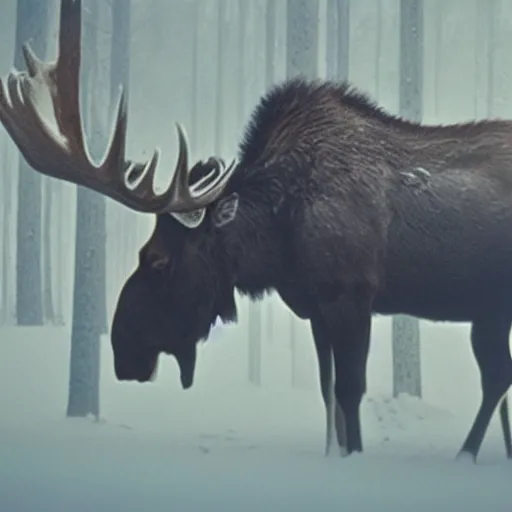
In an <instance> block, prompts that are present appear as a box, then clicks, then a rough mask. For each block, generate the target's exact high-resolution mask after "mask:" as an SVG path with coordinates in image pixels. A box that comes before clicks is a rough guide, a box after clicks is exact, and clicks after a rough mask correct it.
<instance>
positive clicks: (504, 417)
mask: <svg viewBox="0 0 512 512" xmlns="http://www.w3.org/2000/svg"><path fill="white" fill-rule="evenodd" d="M500 419H501V430H502V432H503V440H504V441H505V451H506V453H507V458H508V459H512V439H511V436H510V419H509V413H508V399H507V396H506V395H505V397H504V398H503V400H502V401H501V405H500Z"/></svg>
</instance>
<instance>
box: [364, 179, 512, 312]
mask: <svg viewBox="0 0 512 512" xmlns="http://www.w3.org/2000/svg"><path fill="white" fill-rule="evenodd" d="M482 181H483V180H482ZM492 185H493V184H492V183H491V184H490V183H488V182H487V183H482V182H479V183H478V182H477V183H474V180H471V179H469V177H468V174H467V173H466V174H465V175H463V178H462V179H460V176H456V175H451V176H450V175H448V177H446V176H443V177H442V178H439V179H438V178H436V177H434V178H433V179H432V183H431V184H430V188H429V189H427V190H426V191H425V192H423V193H414V192H411V193H410V194H409V195H407V194H402V196H400V197H397V198H395V202H394V203H393V207H394V209H395V212H396V214H395V215H394V217H393V220H392V222H391V225H390V226H389V232H388V247H387V257H386V262H385V272H384V274H385V276H384V279H383V281H382V286H381V289H380V292H379V294H378V295H377V297H376V300H375V306H374V307H375V312H377V313H383V314H396V313H405V314H410V315H413V316H418V317H422V318H426V319H430V320H445V321H471V320H472V318H474V316H475V315H476V314H477V313H482V311H484V310H485V308H494V309H496V308H506V309H508V310H509V311H510V312H511V313H512V194H511V193H510V191H508V190H506V189H504V188H501V189H499V188H498V187H496V189H493V187H492Z"/></svg>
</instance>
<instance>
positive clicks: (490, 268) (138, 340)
mask: <svg viewBox="0 0 512 512" xmlns="http://www.w3.org/2000/svg"><path fill="white" fill-rule="evenodd" d="M80 39H81V2H80V1H79V0H62V3H61V13H60V29H59V50H58V57H57V59H56V60H55V61H54V62H52V63H47V62H43V61H41V60H39V59H38V58H37V57H36V56H35V54H34V53H33V52H32V50H31V49H30V47H29V46H28V45H25V46H24V56H25V61H26V66H27V70H26V71H22V72H21V71H17V70H14V71H11V72H10V73H9V74H8V75H7V77H6V78H5V79H3V80H2V81H1V82H0V86H1V87H0V121H1V122H2V124H3V126H4V127H5V129H6V131H7V133H8V134H9V136H10V137H11V138H12V140H13V141H14V143H15V144H16V145H17V147H18V149H19V151H20V152H21V154H22V155H23V156H24V158H25V159H26V160H27V162H28V163H29V164H30V165H31V166H32V167H33V168H34V170H35V171H37V172H40V173H43V174H46V175H48V176H52V177H55V178H57V179H61V180H66V181H69V182H71V183H75V184H77V185H81V186H84V187H88V188H89V189H92V190H95V191H97V192H99V193H101V194H104V195H106V196H108V197H110V198H112V199H114V200H115V201H118V202H119V203H122V204H124V205H125V206H127V207H129V208H132V209H133V210H136V211H139V212H145V213H152V214H155V216H156V222H155V228H154V231H153V232H152V234H151V237H150V239H149V240H148V241H147V243H146V244H145V245H144V246H143V247H142V248H141V249H140V252H139V264H138V267H137V268H136V270H135V271H134V272H133V274H132V275H131V276H130V277H129V278H128V279H127V281H126V282H125V284H124V286H123V288H122V291H121V293H120V296H119V300H118V303H117V307H116V311H115V314H114V319H113V325H112V332H111V342H112V348H113V353H114V366H115V374H116V376H117V378H118V379H119V380H136V381H139V382H146V381H149V380H151V379H152V378H153V376H154V373H155V370H156V367H157V361H158V357H159V355H160V354H161V353H165V354H171V355H173V356H174V357H175V358H176V360H177V362H178V365H179V367H180V376H181V384H182V387H183V388H189V387H190V386H191V385H192V384H193V378H194V371H195V361H196V350H197V345H198V343H199V342H200V341H202V340H206V339H207V338H208V334H209V331H210V328H211V326H212V325H213V324H214V323H215V321H216V320H218V319H221V320H222V321H224V322H234V321H236V316H237V311H236V303H235V291H236V290H238V291H239V292H240V293H242V294H245V295H248V296H249V297H250V298H251V299H254V300H256V299H260V298H261V297H262V296H263V295H264V294H265V292H266V291H269V290H274V291H276V292H277V293H278V294H279V295H280V296H281V298H282V299H283V301H284V302H285V303H286V304H287V305H288V307H289V308H290V309H291V310H292V311H293V312H294V313H295V314H296V315H297V316H298V317H300V318H302V319H307V320H308V321H309V322H310V325H311V330H312V334H313V338H314V343H315V347H316V351H317V356H318V367H319V375H320V388H321V393H322V397H323V400H324V404H325V409H326V418H327V436H326V452H327V453H328V452H329V450H330V446H331V445H332V443H333V438H334V435H335V434H336V437H337V442H338V445H339V448H340V451H341V453H342V454H343V455H348V454H351V453H353V452H357V451H362V450H363V443H362V432H361V424H360V413H359V409H360V403H361V399H362V397H363V395H364V393H365V391H366V363H367V356H368V351H369V344H370V329H371V322H372V316H373V315H374V314H384V315H392V314H408V315H412V316H416V317H419V318H424V319H430V320H433V321H445V322H446V321H450V322H471V324H472V328H471V343H472V348H473V352H474V356H475V358H476V361H477V363H478V367H479V370H480V374H481V388H482V401H481V405H480V408H479V410H478V412H477V414H476V417H475V420H474V422H473V424H472V427H471V429H470V431H469V433H468V435H467V437H466V439H465V441H464V443H463V445H462V447H461V449H460V452H459V453H460V454H468V455H470V456H471V458H472V459H473V461H475V460H476V457H477V454H478V451H479V449H480V446H481V443H482V440H483V437H484V435H485V432H486V430H487V428H488V425H489V422H490V419H491V417H492V415H493V414H494V411H495V409H496V408H497V407H498V405H500V404H501V405H500V415H501V424H502V429H503V436H504V440H505V445H506V453H507V456H508V457H509V458H510V457H512V445H511V440H510V426H509V418H508V406H507V398H506V393H507V391H508V389H509V386H510V384H511V382H512V361H511V356H510V350H509V331H510V328H511V322H512V122H511V121H505V120H485V121H480V122H468V123H464V124H453V125H446V126H426V125H422V124H420V123H414V122H408V121H406V120H404V119H402V118H399V117H395V116H392V115H390V114H388V113H386V112H385V111H384V110H382V109H381V108H379V107H378V106H377V105H376V104H374V103H373V102H372V101H371V100H370V99H369V98H368V97H367V96H366V95H364V94H363V93H361V92H359V91H358V90H357V89H355V88H354V87H353V86H351V85H349V84H348V83H346V82H343V83H335V82H330V81H320V80H313V81H307V80H305V79H302V78H300V77H299V78H294V79H290V80H288V81H285V82H284V83H282V84H280V85H277V86H274V87H273V88H272V89H271V90H270V91H269V92H267V94H265V95H264V96H263V97H262V99H261V100H260V102H259V104H258V105H257V106H256V108H255V110H254V112H253V114H252V117H251V119H250V120H249V123H248V125H247V127H246V130H245V133H244V136H243V138H242V141H241V143H240V146H239V154H238V158H237V159H236V160H235V161H233V162H232V163H231V164H230V165H226V164H225V162H224V161H223V160H222V159H220V158H218V157H210V158H208V159H207V160H206V161H204V162H203V161H202V162H198V163H196V164H195V165H193V166H190V165H189V158H188V145H187V139H186V136H185V132H184V130H183V128H182V127H181V126H180V125H179V124H178V125H177V131H178V140H179V151H178V157H177V164H176V169H175V171H174V174H173V177H172V179H171V183H170V185H169V187H168V189H167V190H166V191H165V192H163V193H161V194H156V193H155V192H154V190H153V176H154V173H155V170H156V169H157V166H158V161H159V151H158V150H156V151H155V153H154V154H153V156H152V158H150V159H149V160H148V161H147V162H136V161H132V160H129V159H127V158H126V157H125V141H126V127H127V107H126V102H125V99H124V96H123V94H121V95H120V99H119V104H118V109H117V113H116V117H115V119H114V128H113V133H112V136H111V140H110V144H109V146H108V148H107V151H106V155H105V157H104V159H103V161H102V162H101V163H100V164H99V165H95V164H94V163H93V162H92V161H91V160H90V158H89V156H88V153H87V149H86V144H85V141H84V134H83V131H82V126H81V120H80V107H79V71H80ZM41 88H43V89H44V90H45V92H46V93H47V94H48V95H49V97H50V98H51V101H52V106H53V115H54V120H55V121H56V126H57V129H55V128H54V127H52V126H50V124H49V121H48V119H46V118H45V117H44V116H43V115H42V113H41V109H40V104H39V101H40V99H39V98H40V97H41V95H39V94H36V92H37V91H39V90H40V89H41ZM332 363H334V365H333V366H334V375H332V373H333V372H332V370H331V365H332ZM454 371H456V370H455V369H454ZM332 387H333V388H334V396H335V400H332V399H331V391H332ZM331 422H332V423H333V424H334V427H332V428H331V427H330V425H331Z"/></svg>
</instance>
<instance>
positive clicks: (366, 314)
mask: <svg viewBox="0 0 512 512" xmlns="http://www.w3.org/2000/svg"><path fill="white" fill-rule="evenodd" d="M321 312H322V317H323V320H324V322H325V327H326V332H327V335H328V336H329V340H330V345H331V347H332V353H333V356H334V369H335V384H334V393H335V397H336V403H337V404H336V405H337V407H336V415H335V421H336V432H337V435H338V444H339V446H340V451H341V453H342V455H349V454H351V453H352V452H354V451H358V452H362V451H363V442H362V437H361V423H360V418H359V407H360V404H361V400H362V397H363V395H364V393H365V391H366V362H367V359H368V350H369V345H370V328H371V300H369V299H365V300H361V299H358V300H353V299H352V298H351V297H343V298H340V299H338V300H337V301H335V302H329V303H324V304H322V305H321Z"/></svg>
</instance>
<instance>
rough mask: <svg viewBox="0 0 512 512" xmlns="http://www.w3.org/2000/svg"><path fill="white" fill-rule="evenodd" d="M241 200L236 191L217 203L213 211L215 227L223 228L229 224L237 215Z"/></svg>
mask: <svg viewBox="0 0 512 512" xmlns="http://www.w3.org/2000/svg"><path fill="white" fill-rule="evenodd" d="M239 201H240V197H239V196H238V194H237V193H236V192H234V193H233V194H231V195H229V196H228V197H224V198H223V199H221V200H220V201H219V202H218V203H217V204H216V206H215V208H214V209H213V212H212V220H213V224H214V226H215V227H217V228H221V227H222V226H225V225H226V224H229V223H230V222H231V221H232V220H233V219H234V218H235V217H236V213H237V211H238V203H239Z"/></svg>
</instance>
